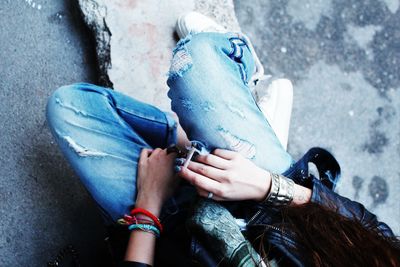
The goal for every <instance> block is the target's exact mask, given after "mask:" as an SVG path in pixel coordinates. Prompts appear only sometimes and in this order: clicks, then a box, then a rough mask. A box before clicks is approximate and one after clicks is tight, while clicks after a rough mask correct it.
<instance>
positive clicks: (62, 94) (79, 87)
mask: <svg viewBox="0 0 400 267" xmlns="http://www.w3.org/2000/svg"><path fill="white" fill-rule="evenodd" d="M101 89H103V88H102V87H98V86H94V85H91V84H86V83H76V84H71V85H66V86H62V87H60V88H58V89H56V90H55V91H54V92H53V93H52V95H51V96H50V97H49V99H48V101H47V106H46V119H47V122H48V124H49V126H50V128H51V129H52V130H55V131H57V129H60V128H62V127H65V125H66V124H67V123H66V122H69V121H71V120H73V118H74V116H73V115H79V114H84V113H85V111H84V105H85V103H83V102H84V97H83V96H84V95H85V94H88V93H91V92H94V91H99V90H101ZM71 111H72V113H71ZM71 114H73V115H71Z"/></svg>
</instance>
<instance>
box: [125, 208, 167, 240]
mask: <svg viewBox="0 0 400 267" xmlns="http://www.w3.org/2000/svg"><path fill="white" fill-rule="evenodd" d="M141 215H142V216H141ZM143 215H145V217H144V216H143ZM118 224H120V225H126V226H128V229H129V230H130V231H135V230H139V231H144V232H148V233H152V234H154V235H155V236H156V237H159V236H160V234H161V232H162V230H163V228H162V225H161V222H160V220H159V219H158V218H157V217H156V216H154V215H153V214H152V213H151V212H150V211H148V210H145V209H140V208H135V209H133V210H131V214H130V215H124V217H123V218H121V219H119V220H118Z"/></svg>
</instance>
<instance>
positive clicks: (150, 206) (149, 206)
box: [135, 196, 162, 217]
mask: <svg viewBox="0 0 400 267" xmlns="http://www.w3.org/2000/svg"><path fill="white" fill-rule="evenodd" d="M135 208H142V209H145V210H148V211H150V212H151V213H152V214H153V215H154V216H156V217H160V213H161V208H162V203H161V202H159V201H154V200H147V199H144V198H141V197H139V196H138V198H137V200H136V204H135Z"/></svg>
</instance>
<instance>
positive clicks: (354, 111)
mask: <svg viewBox="0 0 400 267" xmlns="http://www.w3.org/2000/svg"><path fill="white" fill-rule="evenodd" d="M234 2H235V10H236V15H237V17H238V20H239V23H240V26H241V28H242V30H243V31H244V32H245V33H247V34H248V35H249V36H250V38H251V39H252V41H253V44H254V46H255V49H256V51H257V52H258V54H259V55H260V58H261V61H262V62H263V64H264V66H265V68H266V72H267V73H269V74H271V75H273V76H276V77H285V78H288V79H290V80H292V81H293V83H294V103H293V115H292V123H291V129H290V133H289V147H288V151H289V152H290V153H291V154H292V155H294V156H295V158H299V157H300V156H301V155H302V154H303V153H304V152H305V151H306V150H307V149H308V148H310V147H312V146H320V147H324V148H327V149H328V150H330V151H331V152H333V154H334V155H335V156H336V157H337V160H338V161H339V163H340V165H341V168H342V179H341V182H340V183H339V186H338V192H339V193H340V194H342V195H344V196H347V197H349V198H352V199H356V200H357V201H360V202H361V203H363V204H364V205H365V206H366V207H367V208H368V209H370V210H371V211H372V212H374V213H376V214H377V215H378V217H379V218H380V219H381V220H383V221H385V222H387V223H388V224H389V225H390V226H391V227H392V229H393V230H394V232H395V233H396V234H397V235H400V195H399V193H400V171H399V170H398V168H399V166H400V28H399V27H398V25H400V8H399V5H400V2H399V1H398V0H385V1H382V0H380V1H372V0H367V1H358V0H350V1H341V0H312V1H311V0H304V1H297V0H264V1H263V0H259V1H251V2H250V1H244V0H235V1H234Z"/></svg>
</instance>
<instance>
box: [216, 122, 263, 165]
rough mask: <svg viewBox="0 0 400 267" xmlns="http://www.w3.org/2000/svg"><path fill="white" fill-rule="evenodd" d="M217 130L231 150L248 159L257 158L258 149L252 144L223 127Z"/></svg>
mask: <svg viewBox="0 0 400 267" xmlns="http://www.w3.org/2000/svg"><path fill="white" fill-rule="evenodd" d="M217 130H218V133H219V134H220V135H221V137H222V138H223V139H224V140H225V142H226V143H227V144H228V146H229V148H230V149H232V150H234V151H236V152H239V153H240V154H241V155H243V156H244V157H246V158H248V159H254V157H255V156H256V147H255V146H254V145H253V144H252V143H250V142H249V141H246V140H244V139H241V138H239V137H237V136H235V135H233V134H232V133H230V132H229V131H227V130H225V129H224V128H222V127H219V128H218V129H217Z"/></svg>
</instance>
